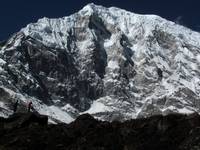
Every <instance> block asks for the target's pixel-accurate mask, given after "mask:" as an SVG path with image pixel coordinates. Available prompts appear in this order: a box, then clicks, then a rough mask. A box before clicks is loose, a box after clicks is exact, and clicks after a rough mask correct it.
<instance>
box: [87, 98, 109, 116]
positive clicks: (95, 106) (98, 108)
mask: <svg viewBox="0 0 200 150" xmlns="http://www.w3.org/2000/svg"><path fill="white" fill-rule="evenodd" d="M107 111H110V108H109V107H107V106H105V105H104V104H103V103H101V102H98V101H94V102H93V103H92V105H91V107H90V109H89V110H87V111H85V112H84V113H89V114H95V113H99V112H107Z"/></svg>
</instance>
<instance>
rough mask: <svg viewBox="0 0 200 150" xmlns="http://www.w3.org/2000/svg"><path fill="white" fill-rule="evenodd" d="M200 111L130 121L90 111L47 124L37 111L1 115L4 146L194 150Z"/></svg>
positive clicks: (5, 149) (6, 149)
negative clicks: (102, 118)
mask: <svg viewBox="0 0 200 150" xmlns="http://www.w3.org/2000/svg"><path fill="white" fill-rule="evenodd" d="M199 127H200V116H199V115H198V114H192V115H188V116H187V115H180V114H171V115H168V116H162V115H157V116H152V117H150V118H146V119H136V120H129V121H126V122H123V123H121V122H118V121H114V122H111V123H109V122H103V121H99V120H95V119H94V118H93V117H92V116H90V115H89V114H84V115H81V116H79V117H78V118H77V119H76V120H75V121H74V122H72V123H70V124H57V125H52V124H49V125H47V118H46V117H45V116H40V115H36V114H30V113H29V114H15V115H14V116H12V117H11V118H8V119H3V118H0V149H2V150H22V149H28V150H35V149H38V150H83V149H87V150H97V149H101V150H133V149H134V150H146V149H153V150H194V149H200V147H199V142H200V141H199V139H200V138H199V134H198V133H199V132H200V131H199Z"/></svg>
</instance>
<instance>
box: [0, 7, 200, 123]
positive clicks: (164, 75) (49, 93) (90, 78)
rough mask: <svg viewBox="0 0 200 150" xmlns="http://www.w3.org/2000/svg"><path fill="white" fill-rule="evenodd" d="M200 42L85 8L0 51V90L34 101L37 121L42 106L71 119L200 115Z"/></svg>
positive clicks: (157, 24)
mask: <svg viewBox="0 0 200 150" xmlns="http://www.w3.org/2000/svg"><path fill="white" fill-rule="evenodd" d="M199 39H200V34H199V33H197V32H193V31H191V30H189V29H187V28H185V27H182V26H179V25H176V24H175V23H173V22H170V21H167V20H165V19H162V18H160V17H158V16H154V15H138V14H134V13H131V12H127V11H124V10H121V9H118V8H113V7H112V8H104V7H101V6H96V5H94V4H89V5H87V6H85V7H84V8H83V9H82V10H80V11H79V12H78V13H75V14H73V15H71V16H69V17H64V18H59V19H48V18H43V19H40V20H39V21H38V22H37V23H32V24H29V25H28V26H27V27H26V28H23V29H22V30H21V31H20V32H18V33H17V34H15V35H14V36H12V37H11V38H10V39H9V40H8V41H7V42H4V43H2V44H1V46H2V48H1V54H0V57H1V59H2V60H1V64H0V65H1V70H2V71H1V74H0V75H1V76H0V81H1V82H0V83H1V86H2V88H6V89H9V90H12V92H13V93H15V95H16V94H19V93H20V94H21V97H22V96H23V97H24V99H33V100H34V101H37V107H39V108H38V111H39V112H41V113H45V112H44V111H43V110H42V108H40V107H42V106H43V104H45V108H46V109H47V110H48V109H49V107H51V106H56V108H57V109H59V110H60V111H61V112H63V113H64V112H65V113H66V112H67V114H69V115H70V116H71V117H72V118H74V117H76V116H77V115H78V114H79V113H81V112H88V113H90V114H92V115H94V116H95V117H98V118H100V119H104V120H114V119H119V120H124V119H128V118H135V117H146V116H149V115H153V114H167V113H170V112H181V113H190V112H193V111H197V112H199V107H200V106H199V104H200V103H199V96H200V72H199V68H200V40H199ZM158 70H161V71H158ZM17 97H18V98H19V99H20V96H19V95H18V96H17ZM13 99H15V98H13ZM23 101H26V100H23ZM46 106H47V107H46Z"/></svg>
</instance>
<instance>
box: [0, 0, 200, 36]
mask: <svg viewBox="0 0 200 150" xmlns="http://www.w3.org/2000/svg"><path fill="white" fill-rule="evenodd" d="M91 2H93V3H95V4H98V5H103V6H105V7H110V6H115V7H119V8H123V9H126V10H129V11H132V12H135V13H140V14H156V15H159V16H161V17H164V18H166V19H168V20H171V21H176V22H178V23H180V24H183V25H185V26H187V27H189V28H191V29H193V30H196V31H200V9H199V7H200V4H199V3H200V2H198V0H2V1H1V4H0V40H5V39H7V38H8V37H9V36H10V35H12V34H13V33H15V32H17V31H19V30H20V29H21V28H22V27H25V26H26V25H27V24H28V23H31V22H36V21H37V20H38V19H39V18H42V17H49V18H56V17H63V16H68V15H70V14H72V13H74V12H76V11H78V10H80V9H81V8H82V7H83V6H85V5H86V4H88V3H91Z"/></svg>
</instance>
